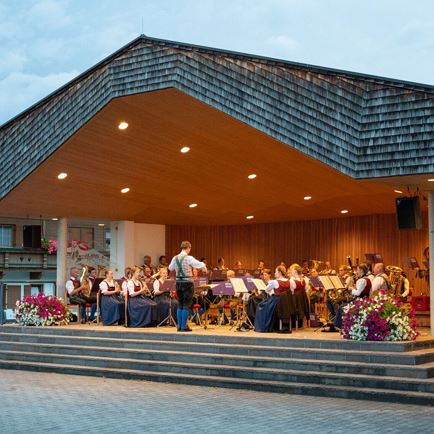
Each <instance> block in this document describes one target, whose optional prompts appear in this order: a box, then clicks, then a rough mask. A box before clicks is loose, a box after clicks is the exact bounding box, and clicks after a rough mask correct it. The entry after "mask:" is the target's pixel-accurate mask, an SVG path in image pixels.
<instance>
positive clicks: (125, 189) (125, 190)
mask: <svg viewBox="0 0 434 434" xmlns="http://www.w3.org/2000/svg"><path fill="white" fill-rule="evenodd" d="M129 191H130V188H129V187H125V188H123V189H122V190H121V193H128V192H129Z"/></svg>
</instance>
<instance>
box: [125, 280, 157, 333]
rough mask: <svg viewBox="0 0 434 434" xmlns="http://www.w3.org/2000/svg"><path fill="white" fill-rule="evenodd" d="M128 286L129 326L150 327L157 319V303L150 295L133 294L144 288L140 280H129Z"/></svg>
mask: <svg viewBox="0 0 434 434" xmlns="http://www.w3.org/2000/svg"><path fill="white" fill-rule="evenodd" d="M127 288H128V294H129V297H128V326H129V327H149V326H150V325H152V323H153V322H154V321H156V320H157V303H155V301H153V300H151V299H150V298H149V297H147V296H145V295H143V294H140V295H137V296H132V294H134V293H136V292H139V291H141V290H142V288H143V284H142V283H141V282H140V281H138V280H132V279H131V280H129V281H128V284H127Z"/></svg>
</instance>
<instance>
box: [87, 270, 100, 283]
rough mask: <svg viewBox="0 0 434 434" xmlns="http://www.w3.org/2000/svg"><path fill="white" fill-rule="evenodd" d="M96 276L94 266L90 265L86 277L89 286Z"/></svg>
mask: <svg viewBox="0 0 434 434" xmlns="http://www.w3.org/2000/svg"><path fill="white" fill-rule="evenodd" d="M97 277H98V273H97V271H96V268H93V267H90V268H89V277H88V279H89V280H90V283H91V288H92V286H93V284H94V283H95V279H96V278H97Z"/></svg>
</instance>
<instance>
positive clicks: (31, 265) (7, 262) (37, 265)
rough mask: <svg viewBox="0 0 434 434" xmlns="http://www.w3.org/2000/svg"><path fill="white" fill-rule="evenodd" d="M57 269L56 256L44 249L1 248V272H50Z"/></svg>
mask: <svg viewBox="0 0 434 434" xmlns="http://www.w3.org/2000/svg"><path fill="white" fill-rule="evenodd" d="M55 268H56V254H53V255H49V254H48V253H47V252H46V251H45V250H42V249H29V248H22V247H12V248H9V247H8V248H5V247H0V270H14V269H15V270H16V269H28V270H35V271H37V270H50V269H55Z"/></svg>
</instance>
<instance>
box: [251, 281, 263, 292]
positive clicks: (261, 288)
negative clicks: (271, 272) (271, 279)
mask: <svg viewBox="0 0 434 434" xmlns="http://www.w3.org/2000/svg"><path fill="white" fill-rule="evenodd" d="M252 282H253V283H254V284H255V286H256V289H257V290H259V291H265V288H266V285H265V282H264V281H263V280H262V279H252Z"/></svg>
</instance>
